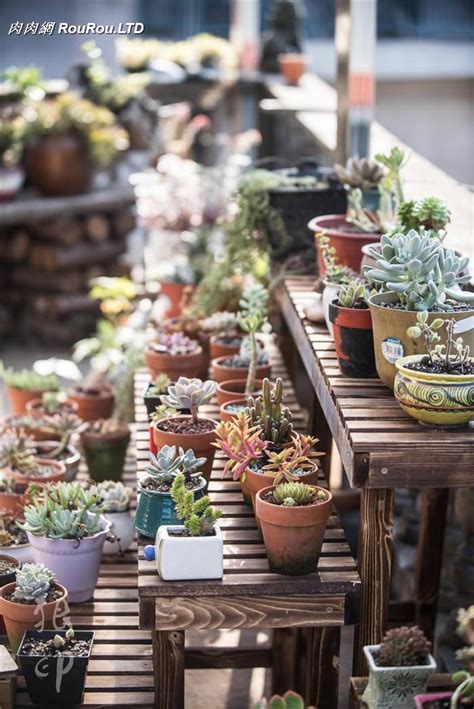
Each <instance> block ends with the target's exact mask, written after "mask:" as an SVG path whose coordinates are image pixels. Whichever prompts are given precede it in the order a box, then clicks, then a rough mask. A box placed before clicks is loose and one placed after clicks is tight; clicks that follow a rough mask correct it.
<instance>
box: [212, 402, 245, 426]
mask: <svg viewBox="0 0 474 709" xmlns="http://www.w3.org/2000/svg"><path fill="white" fill-rule="evenodd" d="M230 406H236V407H239V409H238V410H236V411H232V410H229V407H230ZM246 406H247V399H232V400H231V401H227V402H226V403H225V404H222V406H221V407H220V410H219V416H220V419H221V421H232V419H235V418H237V416H238V415H239V413H240V411H241V408H242V407H244V408H245V407H246Z"/></svg>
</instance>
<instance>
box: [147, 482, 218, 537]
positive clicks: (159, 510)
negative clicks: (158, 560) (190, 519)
mask: <svg viewBox="0 0 474 709" xmlns="http://www.w3.org/2000/svg"><path fill="white" fill-rule="evenodd" d="M137 485H138V491H139V493H140V497H139V499H138V504H137V511H136V514H135V529H136V530H137V532H139V533H140V534H142V535H143V536H144V537H151V538H154V537H155V535H156V532H157V530H158V527H160V526H162V525H170V524H174V525H176V524H177V525H179V524H181V522H180V520H179V519H178V517H177V516H176V510H175V504H174V501H173V499H172V497H171V492H160V491H159V490H150V489H148V488H146V487H143V486H142V481H141V480H139V481H138V483H137ZM206 485H207V483H206V480H205V479H204V478H202V479H201V484H200V486H199V487H197V488H195V489H194V490H193V493H194V499H195V500H199V499H200V498H201V497H203V495H204V494H205V490H206Z"/></svg>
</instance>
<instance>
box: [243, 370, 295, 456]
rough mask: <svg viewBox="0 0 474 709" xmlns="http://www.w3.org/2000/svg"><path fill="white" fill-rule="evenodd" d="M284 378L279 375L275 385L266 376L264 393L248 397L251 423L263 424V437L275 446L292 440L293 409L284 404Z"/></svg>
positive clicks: (253, 424) (263, 386)
mask: <svg viewBox="0 0 474 709" xmlns="http://www.w3.org/2000/svg"><path fill="white" fill-rule="evenodd" d="M282 402H283V380H282V379H281V378H280V377H278V379H277V380H276V382H275V386H274V387H273V389H272V387H271V386H270V380H269V379H267V378H265V379H264V380H263V385H262V395H261V396H256V397H252V396H249V397H248V399H247V405H248V413H249V416H250V424H251V425H252V426H261V427H262V430H263V438H264V440H265V441H269V442H270V443H272V444H273V445H275V446H281V445H283V444H284V443H288V442H289V441H291V434H292V433H293V424H292V422H291V419H292V415H291V411H290V409H289V408H288V407H287V406H283V404H282Z"/></svg>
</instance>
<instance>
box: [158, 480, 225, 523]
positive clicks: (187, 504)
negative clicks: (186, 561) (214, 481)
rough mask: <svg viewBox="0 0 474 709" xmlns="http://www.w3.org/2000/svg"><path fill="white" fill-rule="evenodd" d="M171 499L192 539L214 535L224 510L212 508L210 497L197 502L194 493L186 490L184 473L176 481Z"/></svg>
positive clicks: (206, 496) (177, 514)
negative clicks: (215, 527)
mask: <svg viewBox="0 0 474 709" xmlns="http://www.w3.org/2000/svg"><path fill="white" fill-rule="evenodd" d="M171 497H172V498H173V500H174V503H175V505H176V516H177V517H178V518H179V519H180V520H182V522H183V524H184V526H185V527H186V529H187V530H188V532H189V534H190V535H191V536H192V537H204V536H208V535H210V534H212V533H213V530H214V525H215V523H216V522H217V520H218V519H219V517H221V515H222V510H220V509H215V508H213V507H211V506H210V500H209V496H208V495H205V496H204V497H201V498H200V499H199V500H195V499H194V495H193V493H192V491H191V490H186V487H185V479H184V475H183V474H182V473H179V474H178V475H177V476H176V477H175V479H174V482H173V486H172V488H171Z"/></svg>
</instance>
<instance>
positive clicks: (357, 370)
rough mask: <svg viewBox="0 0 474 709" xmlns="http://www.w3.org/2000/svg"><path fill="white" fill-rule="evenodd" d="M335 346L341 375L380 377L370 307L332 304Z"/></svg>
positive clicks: (330, 309) (330, 307)
mask: <svg viewBox="0 0 474 709" xmlns="http://www.w3.org/2000/svg"><path fill="white" fill-rule="evenodd" d="M329 318H330V320H331V323H332V325H333V335H334V344H335V345H336V354H337V361H338V362H339V367H340V369H341V372H342V373H343V374H345V375H346V376H348V377H376V376H377V370H376V368H375V352H374V338H373V334H372V318H371V315H370V310H369V309H368V308H365V309H364V308H343V307H342V306H340V305H337V300H334V301H333V302H332V303H330V304H329Z"/></svg>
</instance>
